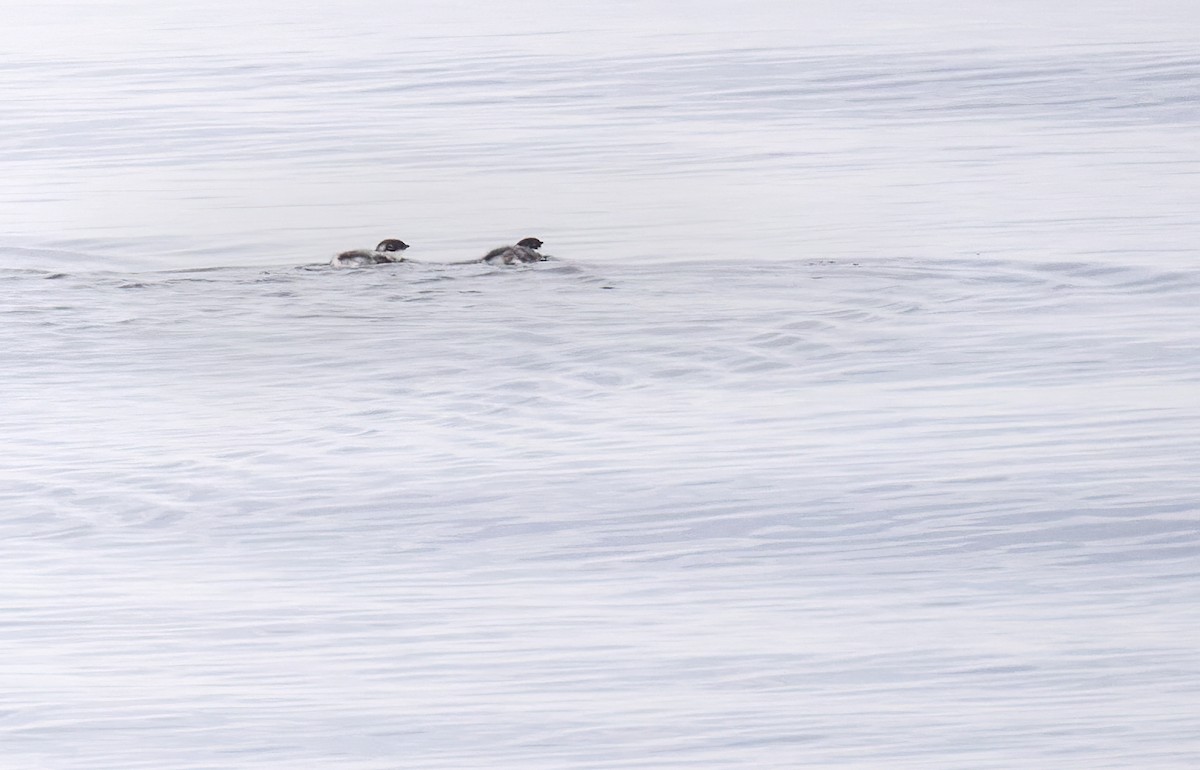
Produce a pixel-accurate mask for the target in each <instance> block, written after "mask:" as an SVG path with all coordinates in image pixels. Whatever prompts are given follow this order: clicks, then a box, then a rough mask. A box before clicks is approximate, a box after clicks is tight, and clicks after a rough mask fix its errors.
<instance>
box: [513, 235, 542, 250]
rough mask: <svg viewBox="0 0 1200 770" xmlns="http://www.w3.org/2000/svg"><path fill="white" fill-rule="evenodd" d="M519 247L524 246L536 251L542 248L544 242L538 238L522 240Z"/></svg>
mask: <svg viewBox="0 0 1200 770" xmlns="http://www.w3.org/2000/svg"><path fill="white" fill-rule="evenodd" d="M517 245H518V246H524V247H525V248H527V249H534V250H535V251H536V250H537V249H540V248H542V242H541V241H539V240H538V239H537V238H522V239H521V240H520V242H518V243H517Z"/></svg>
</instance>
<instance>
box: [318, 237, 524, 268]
mask: <svg viewBox="0 0 1200 770" xmlns="http://www.w3.org/2000/svg"><path fill="white" fill-rule="evenodd" d="M407 248H408V244H407V243H405V242H404V241H401V240H399V239H397V238H388V239H386V240H383V241H380V242H379V245H378V246H376V247H375V249H374V251H369V250H367V249H357V250H355V251H343V252H342V253H341V254H338V255H337V256H336V257H334V258H333V261H332V262H331V264H332V265H333V266H334V267H359V266H361V265H382V264H385V263H388V262H403V261H404V257H402V256H401V255H400V252H402V251H404V250H405V249H407ZM540 248H542V242H541V241H540V240H538V239H537V238H524V239H522V240H521V241H519V242H518V243H517V245H516V246H501V247H500V248H498V249H492V250H491V251H489V252H488V253H487V254H485V255H483V257H482V258H481V259H478V260H472V261H475V262H486V263H488V264H489V265H512V264H523V263H525V262H541V261H542V260H544V259H545V258H546V257H545V256H543V255H542V254H539V253H538V249H540Z"/></svg>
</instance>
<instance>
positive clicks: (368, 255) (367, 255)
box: [329, 238, 408, 267]
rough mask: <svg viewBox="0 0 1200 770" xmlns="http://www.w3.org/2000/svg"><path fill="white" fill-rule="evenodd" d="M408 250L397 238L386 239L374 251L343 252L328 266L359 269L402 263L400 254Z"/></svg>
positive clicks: (405, 244)
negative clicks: (367, 266) (360, 267)
mask: <svg viewBox="0 0 1200 770" xmlns="http://www.w3.org/2000/svg"><path fill="white" fill-rule="evenodd" d="M407 248H408V244H407V243H405V242H404V241H402V240H400V239H398V238H387V239H384V240H382V241H380V242H379V245H378V246H376V247H375V250H374V251H368V250H367V249H356V250H354V251H343V252H342V253H341V254H338V255H337V256H336V257H334V258H333V259H332V260H331V261H330V263H329V264H331V265H333V266H334V267H359V266H361V265H382V264H384V263H387V262H403V261H404V257H402V256H400V252H402V251H404V250H405V249H407Z"/></svg>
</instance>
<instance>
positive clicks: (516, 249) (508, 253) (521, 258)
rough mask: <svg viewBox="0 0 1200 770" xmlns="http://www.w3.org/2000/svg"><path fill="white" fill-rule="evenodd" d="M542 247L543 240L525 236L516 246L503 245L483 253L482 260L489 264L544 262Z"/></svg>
mask: <svg viewBox="0 0 1200 770" xmlns="http://www.w3.org/2000/svg"><path fill="white" fill-rule="evenodd" d="M540 248H542V242H541V241H540V240H538V239H537V238H523V239H521V240H520V241H518V242H517V245H516V246H501V247H500V248H498V249H492V250H491V251H489V252H488V253H487V254H485V255H483V259H482V260H480V261H482V262H487V263H488V264H489V265H511V264H513V263H514V262H517V263H525V262H543V261H545V259H546V257H545V255H543V254H539V253H538V249H540Z"/></svg>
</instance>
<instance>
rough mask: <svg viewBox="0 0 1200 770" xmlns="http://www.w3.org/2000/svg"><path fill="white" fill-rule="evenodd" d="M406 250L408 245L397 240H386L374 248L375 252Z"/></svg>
mask: <svg viewBox="0 0 1200 770" xmlns="http://www.w3.org/2000/svg"><path fill="white" fill-rule="evenodd" d="M407 248H408V244H407V243H405V242H404V241H402V240H399V239H397V238H388V239H387V240H384V241H380V242H379V245H378V246H376V247H375V251H404V250H405V249H407Z"/></svg>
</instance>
